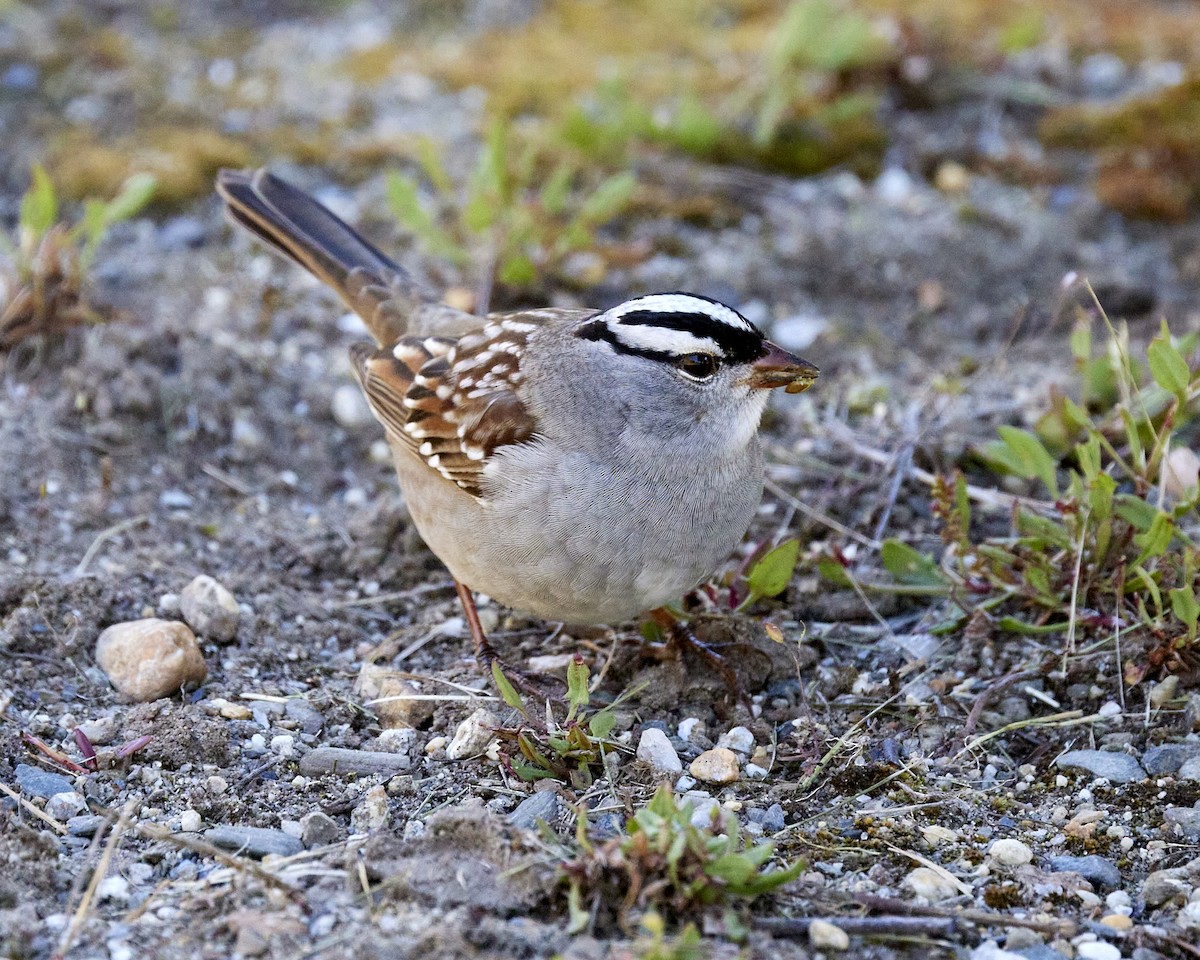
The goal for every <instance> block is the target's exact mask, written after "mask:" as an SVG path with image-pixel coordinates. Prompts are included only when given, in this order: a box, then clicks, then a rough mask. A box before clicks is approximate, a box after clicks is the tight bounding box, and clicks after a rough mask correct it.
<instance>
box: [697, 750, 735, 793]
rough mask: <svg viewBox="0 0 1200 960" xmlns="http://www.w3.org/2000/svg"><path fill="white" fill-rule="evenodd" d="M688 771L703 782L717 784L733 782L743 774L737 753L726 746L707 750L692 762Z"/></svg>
mask: <svg viewBox="0 0 1200 960" xmlns="http://www.w3.org/2000/svg"><path fill="white" fill-rule="evenodd" d="M688 772H689V773H690V774H691V775H692V776H693V777H695V778H696V779H697V780H699V781H700V782H701V783H715V784H717V785H724V784H727V783H733V782H734V781H735V780H737V779H738V777H739V776H740V775H741V774H740V773H739V771H738V758H737V754H735V753H734V752H733V751H732V750H729V749H727V748H725V747H714V748H713V749H712V750H705V751H704V752H703V753H702V754H700V756H698V757H697V758H696V759H695V760H693V761H692V762H691V765H690V766H689V767H688Z"/></svg>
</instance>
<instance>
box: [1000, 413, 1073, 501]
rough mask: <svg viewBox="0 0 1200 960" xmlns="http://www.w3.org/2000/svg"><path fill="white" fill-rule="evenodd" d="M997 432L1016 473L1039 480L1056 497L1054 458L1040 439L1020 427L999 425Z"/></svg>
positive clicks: (1009, 462) (1056, 478)
mask: <svg viewBox="0 0 1200 960" xmlns="http://www.w3.org/2000/svg"><path fill="white" fill-rule="evenodd" d="M997 433H999V434H1000V437H1001V439H1002V440H1003V441H1004V444H1005V446H1006V447H1008V449H1009V451H1010V452H1011V454H1012V458H1011V459H1010V460H1008V464H1010V465H1016V472H1017V474H1018V475H1019V476H1022V477H1025V478H1027V479H1030V480H1034V479H1037V480H1041V481H1042V483H1043V484H1044V485H1045V487H1046V489H1047V490H1049V491H1050V495H1051V496H1053V497H1055V498H1057V497H1058V476H1057V474H1056V472H1055V463H1054V458H1053V457H1051V456H1050V453H1049V451H1048V450H1047V449H1046V447H1045V446H1044V445H1043V444H1042V441H1041V440H1039V439H1038V438H1037V437H1036V436H1034V434H1032V433H1030V432H1029V431H1028V430H1022V429H1021V428H1020V427H1011V426H1001V427H999V428H997Z"/></svg>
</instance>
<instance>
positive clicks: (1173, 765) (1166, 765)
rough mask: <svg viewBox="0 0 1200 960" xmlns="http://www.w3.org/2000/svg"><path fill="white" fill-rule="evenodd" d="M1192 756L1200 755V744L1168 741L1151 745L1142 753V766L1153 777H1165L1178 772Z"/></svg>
mask: <svg viewBox="0 0 1200 960" xmlns="http://www.w3.org/2000/svg"><path fill="white" fill-rule="evenodd" d="M1192 757H1200V744H1196V743H1168V744H1164V745H1163V746H1161V747H1151V748H1150V749H1149V750H1147V751H1146V752H1145V753H1144V754H1142V767H1143V768H1144V769H1145V771H1146V772H1147V773H1148V774H1150V776H1152V777H1164V776H1167V775H1169V774H1172V773H1178V772H1179V768H1180V767H1182V766H1183V765H1184V763H1186V762H1187V761H1188V760H1189V759H1191V758H1192Z"/></svg>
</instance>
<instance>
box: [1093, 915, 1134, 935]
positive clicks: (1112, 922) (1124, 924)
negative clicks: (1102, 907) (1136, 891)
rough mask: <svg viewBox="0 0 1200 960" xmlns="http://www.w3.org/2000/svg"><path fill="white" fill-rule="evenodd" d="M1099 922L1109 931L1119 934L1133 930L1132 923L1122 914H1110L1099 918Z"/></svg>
mask: <svg viewBox="0 0 1200 960" xmlns="http://www.w3.org/2000/svg"><path fill="white" fill-rule="evenodd" d="M1100 922H1101V923H1102V924H1104V925H1105V926H1106V927H1108V928H1109V929H1111V930H1118V931H1120V932H1121V933H1124V932H1125V931H1127V930H1132V929H1133V921H1132V920H1131V919H1130V918H1129V917H1128V916H1127V915H1126V914H1124V913H1110V914H1108V916H1105V917H1101V918H1100Z"/></svg>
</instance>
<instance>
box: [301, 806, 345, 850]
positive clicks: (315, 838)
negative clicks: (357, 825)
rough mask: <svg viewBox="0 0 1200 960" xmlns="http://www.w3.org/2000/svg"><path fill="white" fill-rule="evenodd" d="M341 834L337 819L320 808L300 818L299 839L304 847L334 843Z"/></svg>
mask: <svg viewBox="0 0 1200 960" xmlns="http://www.w3.org/2000/svg"><path fill="white" fill-rule="evenodd" d="M341 836H342V828H341V827H339V826H338V825H337V821H336V820H334V819H333V818H332V817H330V816H327V815H326V814H324V813H322V812H321V811H320V810H314V811H313V812H312V813H307V814H305V815H304V816H303V817H301V818H300V840H301V842H303V844H304V846H306V847H310V848H311V847H323V846H325V845H326V844H329V843H335V842H336V841H338V840H340V839H341Z"/></svg>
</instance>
